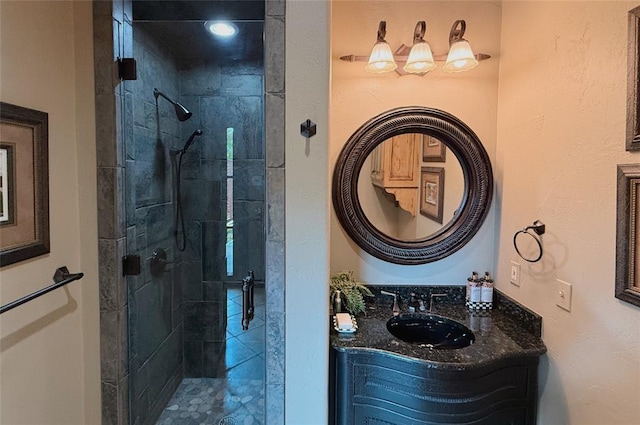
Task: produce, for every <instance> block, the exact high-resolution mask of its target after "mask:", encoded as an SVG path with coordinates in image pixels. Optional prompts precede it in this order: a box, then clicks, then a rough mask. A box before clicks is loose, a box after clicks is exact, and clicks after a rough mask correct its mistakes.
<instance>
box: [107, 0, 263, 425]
mask: <svg viewBox="0 0 640 425" xmlns="http://www.w3.org/2000/svg"><path fill="white" fill-rule="evenodd" d="M225 5H226V6H225ZM107 6H108V7H107ZM224 7H226V9H224ZM128 8H131V9H130V10H128ZM220 13H222V15H226V16H235V19H234V23H235V25H236V26H237V28H238V30H239V32H238V34H237V35H236V37H235V38H234V39H229V40H222V41H221V40H217V39H215V38H213V36H212V35H211V34H209V33H207V31H206V29H205V26H204V22H205V20H207V19H212V18H215V17H216V16H218V15H219V14H220ZM107 14H109V15H112V16H109V18H111V17H113V20H112V21H111V20H107V19H103V17H104V16H106V15H107ZM119 14H120V15H119ZM94 17H95V19H94V29H95V31H96V37H97V41H96V46H99V45H100V41H101V40H100V36H99V34H102V37H107V36H112V37H113V44H112V46H113V50H114V54H113V57H114V59H116V61H119V59H120V58H121V57H127V58H134V59H135V61H136V64H137V79H135V80H126V81H118V82H112V84H113V86H114V88H115V91H116V95H115V96H113V95H109V89H108V86H106V87H105V88H106V90H104V92H105V93H104V94H103V93H102V92H101V91H102V90H103V86H102V85H101V84H103V83H104V82H105V81H107V79H108V77H109V75H106V74H105V73H104V71H103V69H102V68H100V66H99V63H100V60H101V50H100V49H99V48H96V107H97V115H98V119H97V126H98V143H99V146H98V150H99V151H98V157H99V159H98V162H99V163H98V176H99V177H98V181H99V185H100V190H101V193H102V194H103V195H106V199H108V198H109V197H110V196H113V199H114V200H115V205H111V204H110V203H109V202H106V203H104V202H101V203H100V206H99V214H100V215H101V218H103V217H108V218H113V219H114V220H113V222H112V223H109V220H100V221H101V223H102V227H101V228H100V229H99V232H100V238H101V239H100V242H99V243H100V250H101V251H100V262H101V277H100V284H101V340H102V344H101V345H102V356H101V362H102V381H103V391H102V393H103V423H118V424H125V423H130V424H154V423H176V422H179V423H191V422H189V421H193V423H211V424H218V423H232V422H231V421H234V422H236V423H247V424H248V423H257V424H260V423H264V405H265V401H264V399H265V355H264V353H265V320H266V318H265V313H264V310H265V297H264V281H265V243H266V240H265V238H266V235H265V219H264V216H265V180H266V179H265V175H266V172H265V170H266V164H265V148H264V146H265V137H264V130H263V129H264V98H265V88H264V77H263V75H264V66H263V33H264V20H265V16H264V3H261V2H251V1H249V2H238V3H234V2H198V1H185V2H179V1H144V0H140V1H137V0H134V1H133V2H132V3H128V2H119V1H116V2H113V3H111V4H109V3H108V2H104V1H97V2H95V3H94ZM107 25H108V26H107ZM109 27H112V31H109V32H107V29H109ZM102 63H103V64H104V63H105V61H103V62H102ZM112 63H113V62H112ZM105 76H106V78H102V77H105ZM112 81H113V80H112ZM109 102H112V104H113V107H114V117H115V126H114V128H112V129H111V130H112V131H113V139H111V138H109V137H108V134H106V135H105V136H107V137H101V136H103V134H101V131H102V130H104V128H107V130H109V128H108V127H105V126H104V125H103V126H102V127H101V121H100V120H101V119H103V118H104V114H103V112H104V111H103V110H101V108H105V105H106V107H108V106H109ZM105 122H107V120H105ZM107 123H108V122H107ZM107 133H108V132H107ZM101 140H102V142H101ZM110 140H114V141H116V145H115V149H113V148H112V147H111V146H113V145H110V144H109V142H110ZM111 154H113V157H112V156H111ZM112 158H113V165H110V163H109V162H110V161H111V159H112ZM178 169H180V172H179V173H178ZM178 174H179V175H178ZM111 177H113V178H111ZM120 188H122V189H123V190H120ZM178 188H180V190H178ZM112 190H115V193H113V195H111V194H110V193H111V191H112ZM178 192H179V193H178ZM178 195H179V196H178ZM178 199H179V200H180V206H181V209H180V211H179V210H178V208H177V207H178ZM178 212H180V215H178ZM182 223H184V224H182ZM120 252H122V253H123V254H124V257H125V261H124V262H123V263H122V264H123V269H124V270H123V271H124V274H126V275H127V276H126V277H125V278H124V279H123V280H122V281H120V279H121V278H118V274H119V273H118V271H120V268H119V267H118V266H117V265H118V258H117V257H118V253H120ZM114 257H115V261H114ZM137 259H139V270H137V269H138V267H136V260H137ZM250 271H251V273H252V275H253V276H255V288H254V291H255V293H254V297H253V298H254V301H255V310H254V311H253V312H252V316H253V320H252V321H251V322H250V326H249V329H246V330H243V322H242V319H243V311H242V279H243V278H244V277H245V276H247V274H248V273H249V272H250ZM121 282H122V283H124V285H122V283H121ZM252 282H253V280H252ZM121 288H122V289H121ZM245 316H246V312H245ZM245 318H246V317H245ZM245 324H246V322H245ZM113 342H115V344H113ZM176 390H177V392H176Z"/></svg>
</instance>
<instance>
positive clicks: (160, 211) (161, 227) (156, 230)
mask: <svg viewBox="0 0 640 425" xmlns="http://www.w3.org/2000/svg"><path fill="white" fill-rule="evenodd" d="M146 223H147V246H148V247H149V248H150V249H151V252H153V251H154V250H155V249H156V248H164V249H167V248H169V247H171V246H173V206H172V205H171V204H160V205H154V206H151V207H149V208H147V215H146ZM151 252H150V253H149V254H151Z"/></svg>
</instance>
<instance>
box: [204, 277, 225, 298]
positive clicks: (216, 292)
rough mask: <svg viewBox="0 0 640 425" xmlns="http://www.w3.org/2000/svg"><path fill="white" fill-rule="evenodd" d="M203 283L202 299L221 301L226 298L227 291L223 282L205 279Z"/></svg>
mask: <svg viewBox="0 0 640 425" xmlns="http://www.w3.org/2000/svg"><path fill="white" fill-rule="evenodd" d="M203 284H204V300H205V301H219V302H223V301H225V300H226V299H227V291H226V290H225V287H224V283H223V282H219V281H217V282H216V281H206V282H203Z"/></svg>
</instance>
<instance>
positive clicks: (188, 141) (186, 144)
mask: <svg viewBox="0 0 640 425" xmlns="http://www.w3.org/2000/svg"><path fill="white" fill-rule="evenodd" d="M200 135H202V130H200V129H197V130H196V131H194V132H193V133H191V136H189V138H188V139H187V143H185V144H184V147H183V148H182V153H186V152H187V149H189V147H190V146H191V144H192V143H193V141H194V139H195V138H196V136H200Z"/></svg>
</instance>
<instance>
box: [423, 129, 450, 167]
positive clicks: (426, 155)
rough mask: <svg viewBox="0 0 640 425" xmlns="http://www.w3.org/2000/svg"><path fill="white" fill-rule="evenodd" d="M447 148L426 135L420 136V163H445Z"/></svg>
mask: <svg viewBox="0 0 640 425" xmlns="http://www.w3.org/2000/svg"><path fill="white" fill-rule="evenodd" d="M446 160H447V147H446V146H445V144H444V143H442V142H441V141H440V140H438V139H436V138H435V137H432V136H429V135H427V134H423V135H422V162H445V161H446Z"/></svg>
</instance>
